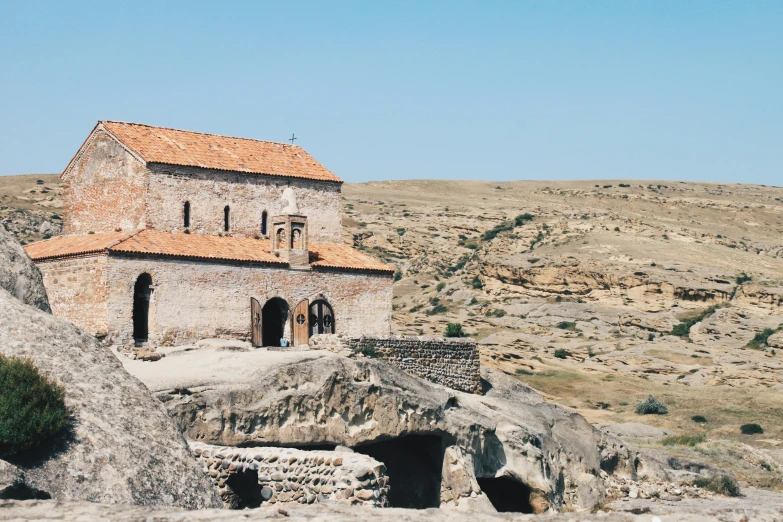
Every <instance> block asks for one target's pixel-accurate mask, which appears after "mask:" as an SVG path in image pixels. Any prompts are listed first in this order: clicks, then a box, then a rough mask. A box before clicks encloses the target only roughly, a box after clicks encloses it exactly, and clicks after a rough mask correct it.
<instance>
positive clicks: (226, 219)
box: [223, 205, 231, 232]
mask: <svg viewBox="0 0 783 522" xmlns="http://www.w3.org/2000/svg"><path fill="white" fill-rule="evenodd" d="M230 212H231V209H230V208H228V205H226V207H225V208H224V209H223V230H225V231H226V232H228V229H229V213H230Z"/></svg>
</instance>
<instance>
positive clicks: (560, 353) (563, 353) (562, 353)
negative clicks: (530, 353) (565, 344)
mask: <svg viewBox="0 0 783 522" xmlns="http://www.w3.org/2000/svg"><path fill="white" fill-rule="evenodd" d="M569 355H571V352H569V351H568V349H567V348H558V349H557V350H555V357H557V358H558V359H565V358H566V357H568V356H569Z"/></svg>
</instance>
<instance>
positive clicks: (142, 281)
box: [133, 273, 152, 343]
mask: <svg viewBox="0 0 783 522" xmlns="http://www.w3.org/2000/svg"><path fill="white" fill-rule="evenodd" d="M151 286H152V276H150V275H149V274H146V273H145V274H141V275H140V276H139V277H138V279H136V285H135V286H134V287H133V339H134V340H135V341H136V342H137V343H143V342H145V341H146V340H147V339H148V338H149V313H150V296H152V288H151Z"/></svg>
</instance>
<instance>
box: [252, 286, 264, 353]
mask: <svg viewBox="0 0 783 522" xmlns="http://www.w3.org/2000/svg"><path fill="white" fill-rule="evenodd" d="M262 317H263V315H262V313H261V303H259V302H258V300H257V299H256V298H255V297H251V298H250V342H251V343H252V344H253V346H255V347H259V346H261V342H262V339H263V338H264V337H263V335H261V334H262V329H261V322H262Z"/></svg>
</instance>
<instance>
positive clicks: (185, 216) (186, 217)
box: [183, 201, 190, 228]
mask: <svg viewBox="0 0 783 522" xmlns="http://www.w3.org/2000/svg"><path fill="white" fill-rule="evenodd" d="M183 221H184V224H185V228H190V201H186V202H185V208H184V210H183Z"/></svg>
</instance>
